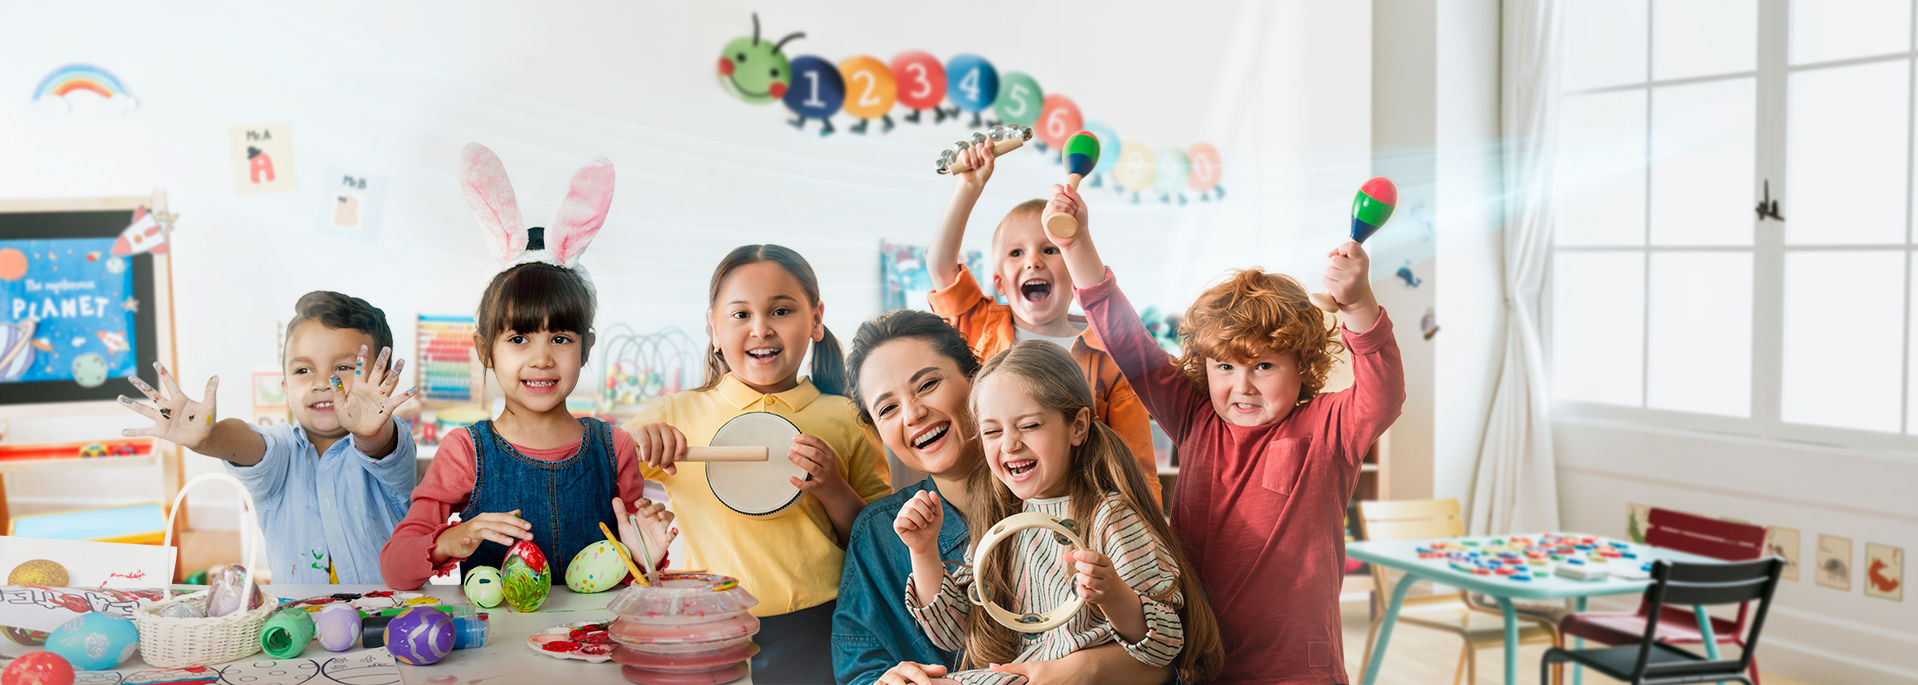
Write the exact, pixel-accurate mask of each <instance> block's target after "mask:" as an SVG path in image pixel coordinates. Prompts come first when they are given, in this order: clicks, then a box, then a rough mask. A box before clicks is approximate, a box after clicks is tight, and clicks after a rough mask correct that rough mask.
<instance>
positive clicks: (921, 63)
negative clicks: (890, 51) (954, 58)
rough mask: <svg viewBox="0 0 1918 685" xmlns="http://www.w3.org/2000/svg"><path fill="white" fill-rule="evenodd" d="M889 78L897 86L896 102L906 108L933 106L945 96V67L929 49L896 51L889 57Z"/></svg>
mask: <svg viewBox="0 0 1918 685" xmlns="http://www.w3.org/2000/svg"><path fill="white" fill-rule="evenodd" d="M892 80H893V83H894V84H895V86H896V87H897V88H898V90H899V104H901V105H905V106H906V109H910V110H925V109H934V108H937V107H938V106H939V101H940V100H944V99H945V98H946V67H945V65H943V64H940V63H939V58H937V57H933V56H932V54H931V53H928V52H922V51H919V50H911V51H907V52H902V53H899V56H897V57H894V58H892Z"/></svg>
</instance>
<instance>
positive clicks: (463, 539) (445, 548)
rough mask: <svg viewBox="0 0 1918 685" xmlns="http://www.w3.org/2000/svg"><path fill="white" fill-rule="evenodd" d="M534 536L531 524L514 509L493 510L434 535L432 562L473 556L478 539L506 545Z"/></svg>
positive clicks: (478, 544) (478, 542) (480, 541)
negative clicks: (502, 511)
mask: <svg viewBox="0 0 1918 685" xmlns="http://www.w3.org/2000/svg"><path fill="white" fill-rule="evenodd" d="M531 539H533V524H531V523H527V522H526V519H522V518H520V517H519V510H518V509H514V510H512V511H509V512H506V513H504V514H502V513H499V512H496V511H493V512H487V513H484V514H480V515H478V516H475V517H473V520H471V521H466V522H463V523H461V524H459V525H457V526H449V527H448V528H447V529H446V530H442V531H440V534H439V537H436V538H434V539H433V557H432V560H433V563H434V564H435V565H438V564H440V563H442V562H444V561H445V560H447V559H465V558H467V557H470V556H473V551H474V550H477V549H479V546H480V543H482V542H486V541H488V540H490V541H493V542H497V543H499V544H501V545H503V546H506V547H512V546H513V543H515V542H518V541H520V540H531Z"/></svg>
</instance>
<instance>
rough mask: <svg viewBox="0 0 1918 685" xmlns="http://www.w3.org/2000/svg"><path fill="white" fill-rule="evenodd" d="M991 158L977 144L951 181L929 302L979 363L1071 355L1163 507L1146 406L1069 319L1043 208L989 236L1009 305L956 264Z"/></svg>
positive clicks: (1078, 321)
mask: <svg viewBox="0 0 1918 685" xmlns="http://www.w3.org/2000/svg"><path fill="white" fill-rule="evenodd" d="M993 157H994V154H993V149H992V144H991V143H978V144H975V145H973V146H972V147H971V148H969V149H967V150H966V151H965V153H963V154H961V155H960V159H962V160H964V161H965V163H966V165H967V166H969V167H970V168H971V169H972V170H971V171H966V172H961V173H957V174H954V176H957V177H958V178H959V185H958V187H956V188H954V189H953V193H952V203H951V204H950V205H947V207H946V217H945V221H944V224H943V225H942V226H941V227H940V229H939V240H938V241H937V242H935V243H933V245H932V250H931V252H930V254H928V255H927V256H926V263H927V267H928V269H929V270H930V271H931V273H932V282H933V283H940V284H944V286H943V287H941V288H939V289H937V290H934V291H932V293H931V294H929V295H927V296H926V299H927V301H928V302H929V304H931V305H932V311H933V313H934V314H938V315H939V316H940V318H943V319H945V320H946V321H947V322H948V323H951V324H952V326H953V327H954V328H957V329H959V332H960V334H962V335H964V336H966V342H968V343H970V344H971V345H972V351H973V354H976V355H978V356H979V361H981V362H984V361H986V360H988V359H991V358H992V357H993V355H996V354H999V353H1000V352H1004V351H1006V350H1007V349H1010V348H1011V347H1012V344H1013V343H1015V342H1018V341H1020V340H1049V341H1052V342H1054V343H1057V344H1058V345H1059V346H1060V347H1064V348H1066V350H1068V351H1070V352H1071V353H1072V359H1073V361H1076V362H1078V363H1079V368H1080V369H1081V370H1083V371H1084V372H1085V375H1086V382H1087V384H1088V385H1090V386H1091V388H1092V397H1093V404H1094V405H1095V406H1094V407H1093V412H1094V414H1095V415H1096V416H1097V417H1098V419H1099V420H1100V421H1103V422H1105V424H1106V425H1107V426H1110V427H1111V428H1112V429H1113V430H1115V431H1118V433H1119V436H1120V437H1121V438H1124V439H1125V443H1126V447H1129V448H1131V449H1132V457H1133V459H1134V460H1135V461H1137V462H1138V464H1139V470H1140V472H1141V473H1142V475H1144V476H1145V482H1146V485H1147V486H1148V487H1149V488H1151V490H1152V500H1153V502H1154V503H1155V504H1163V500H1162V499H1161V497H1160V495H1159V476H1158V459H1157V457H1156V456H1154V453H1153V449H1152V424H1151V419H1150V418H1148V417H1147V415H1146V410H1145V405H1144V404H1142V403H1140V402H1139V396H1138V395H1137V394H1134V393H1133V392H1132V386H1131V385H1130V384H1128V383H1126V379H1125V376H1123V375H1121V374H1120V373H1119V366H1118V365H1117V364H1115V363H1113V361H1112V356H1111V355H1109V354H1106V350H1105V345H1104V344H1103V343H1101V342H1100V341H1099V336H1098V334H1097V333H1095V332H1094V331H1093V330H1092V329H1091V328H1088V327H1087V326H1086V320H1085V317H1079V316H1071V315H1069V314H1068V310H1069V309H1070V307H1071V305H1072V277H1071V276H1070V275H1067V274H1066V266H1065V258H1064V257H1062V256H1061V255H1060V254H1059V248H1058V246H1056V245H1053V244H1052V240H1051V239H1050V238H1047V237H1046V232H1045V228H1044V227H1042V226H1040V225H1039V215H1040V213H1041V212H1043V211H1044V210H1045V207H1046V201H1045V200H1027V201H1025V202H1022V203H1019V204H1018V205H1016V206H1014V207H1013V208H1012V211H1010V212H1007V213H1006V218H1004V219H1001V220H999V228H998V229H996V230H995V231H993V234H992V252H993V257H992V258H993V273H992V288H993V290H996V291H998V292H1000V293H1003V294H1005V296H1006V299H1007V300H1008V301H1010V302H1011V303H1012V304H1010V305H1004V304H999V303H998V302H996V301H994V300H993V298H990V297H987V296H986V294H985V293H984V292H983V291H981V290H980V289H979V282H978V281H976V280H974V279H973V277H972V272H970V271H967V270H966V268H965V267H964V266H963V265H961V264H960V263H959V243H960V241H961V240H962V239H963V238H965V234H966V219H967V218H968V217H970V216H971V215H972V208H973V205H975V204H977V203H978V202H979V195H980V193H982V192H984V191H985V189H986V181H987V179H990V178H992V169H993Z"/></svg>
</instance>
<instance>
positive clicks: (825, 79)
mask: <svg viewBox="0 0 1918 685" xmlns="http://www.w3.org/2000/svg"><path fill="white" fill-rule="evenodd" d="M792 71H793V82H792V87H790V88H787V89H786V97H785V98H783V99H784V101H785V103H786V108H787V109H790V110H792V111H793V113H794V114H797V115H799V118H800V119H825V118H826V117H830V116H832V115H833V114H834V113H836V112H838V111H839V106H840V105H841V104H842V103H844V102H845V100H846V81H845V79H843V78H840V76H839V67H835V66H833V64H832V62H828V61H826V60H825V59H823V58H821V57H819V56H817V55H801V56H799V57H797V58H795V59H793V61H792Z"/></svg>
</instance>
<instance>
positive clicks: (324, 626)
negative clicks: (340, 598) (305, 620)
mask: <svg viewBox="0 0 1918 685" xmlns="http://www.w3.org/2000/svg"><path fill="white" fill-rule="evenodd" d="M313 630H314V631H315V632H317V633H319V636H320V646H321V647H325V648H327V650H329V651H334V652H344V651H346V650H349V649H352V648H354V647H356V646H358V643H359V641H360V610H358V609H355V608H353V607H352V606H349V605H346V604H334V605H331V606H328V607H326V608H324V609H321V610H320V614H319V615H318V616H315V617H313Z"/></svg>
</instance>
